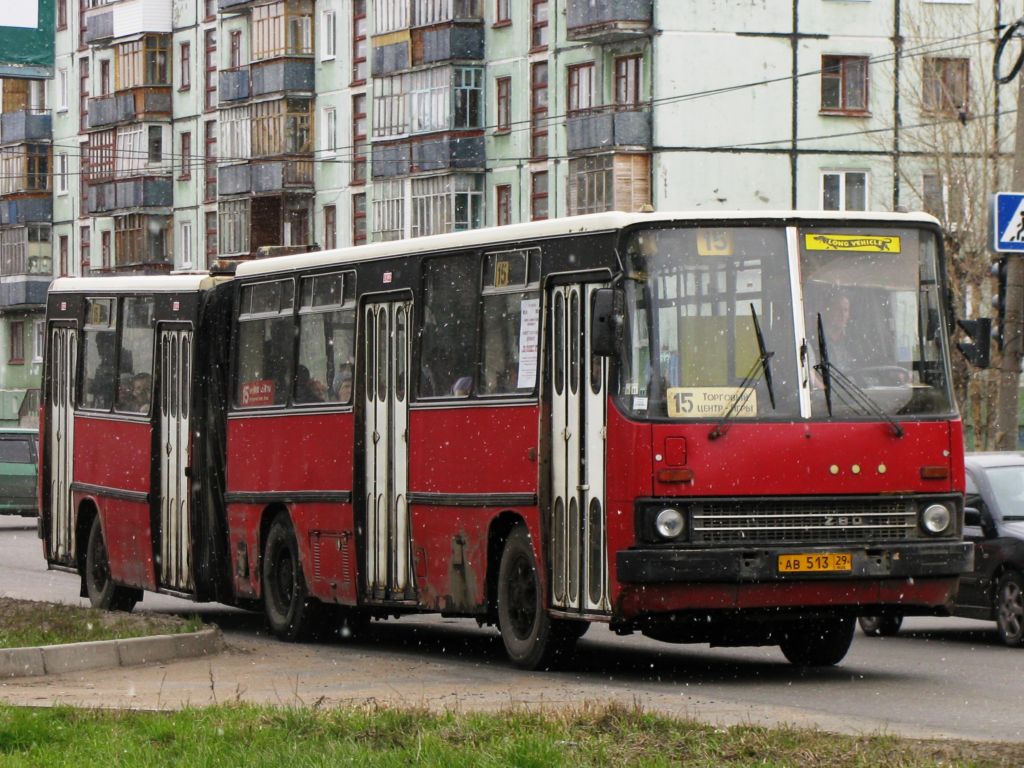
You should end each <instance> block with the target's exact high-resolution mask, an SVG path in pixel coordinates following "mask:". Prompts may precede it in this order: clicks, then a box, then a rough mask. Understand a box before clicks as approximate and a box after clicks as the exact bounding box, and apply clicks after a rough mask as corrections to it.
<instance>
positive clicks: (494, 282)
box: [478, 248, 540, 395]
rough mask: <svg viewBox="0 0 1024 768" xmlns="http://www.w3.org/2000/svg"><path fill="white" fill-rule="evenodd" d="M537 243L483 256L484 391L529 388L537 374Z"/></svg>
mask: <svg viewBox="0 0 1024 768" xmlns="http://www.w3.org/2000/svg"><path fill="white" fill-rule="evenodd" d="M539 267H540V253H539V249H536V248H534V249H529V250H515V251H500V252H498V253H488V254H485V256H484V279H483V285H484V289H483V290H484V296H483V334H484V338H483V375H482V377H481V379H482V380H481V382H480V387H479V390H478V391H479V393H480V394H481V395H506V394H517V393H518V394H520V395H523V394H528V393H530V392H531V391H532V390H533V387H534V384H535V382H536V377H537V352H538V344H537V342H538V337H539V328H540V282H539V281H540V275H539V271H540V270H539Z"/></svg>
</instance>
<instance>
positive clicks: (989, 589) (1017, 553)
mask: <svg viewBox="0 0 1024 768" xmlns="http://www.w3.org/2000/svg"><path fill="white" fill-rule="evenodd" d="M965 463H966V468H967V487H966V497H965V499H964V502H965V509H964V538H965V539H967V540H969V541H973V542H974V571H973V572H971V573H970V574H965V575H964V576H961V577H960V592H959V593H958V594H957V598H956V606H955V607H954V609H953V613H954V615H956V616H963V617H965V618H969V619H985V620H989V621H991V620H993V619H994V620H995V622H996V625H997V626H998V627H999V636H1000V637H1001V638H1002V640H1003V642H1004V643H1006V645H1009V646H1013V647H1019V646H1021V645H1024V456H1022V455H1021V454H1019V453H970V454H967V458H966V462H965ZM901 622H902V617H901V616H898V615H889V616H863V617H861V619H860V626H861V629H862V630H863V631H864V632H865V634H868V635H875V636H878V635H893V634H896V632H898V631H899V628H900V624H901Z"/></svg>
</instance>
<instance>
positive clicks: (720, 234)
mask: <svg viewBox="0 0 1024 768" xmlns="http://www.w3.org/2000/svg"><path fill="white" fill-rule="evenodd" d="M732 254H733V247H732V232H730V231H729V230H728V229H698V230H697V255H698V256H732Z"/></svg>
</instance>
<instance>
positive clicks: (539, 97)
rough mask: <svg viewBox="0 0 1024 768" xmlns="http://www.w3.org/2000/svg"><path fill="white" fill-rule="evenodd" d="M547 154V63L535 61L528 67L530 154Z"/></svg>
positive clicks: (535, 155) (537, 155) (538, 155)
mask: <svg viewBox="0 0 1024 768" xmlns="http://www.w3.org/2000/svg"><path fill="white" fill-rule="evenodd" d="M547 154H548V65H547V62H543V61H541V62H537V63H536V64H534V65H533V66H532V67H531V68H530V156H531V157H534V158H543V157H547Z"/></svg>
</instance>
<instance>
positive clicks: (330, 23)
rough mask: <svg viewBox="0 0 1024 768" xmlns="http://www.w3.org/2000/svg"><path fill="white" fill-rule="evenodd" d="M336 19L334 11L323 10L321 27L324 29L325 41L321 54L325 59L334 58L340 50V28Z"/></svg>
mask: <svg viewBox="0 0 1024 768" xmlns="http://www.w3.org/2000/svg"><path fill="white" fill-rule="evenodd" d="M334 19H335V17H334V11H324V12H323V25H322V27H321V29H322V30H323V32H322V35H323V43H322V45H321V49H322V50H321V53H320V55H321V56H322V57H323V58H324V59H333V58H334V57H335V55H336V54H337V51H338V39H337V34H338V29H337V24H335V21H334Z"/></svg>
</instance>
